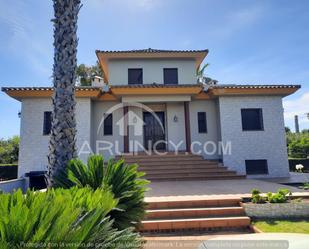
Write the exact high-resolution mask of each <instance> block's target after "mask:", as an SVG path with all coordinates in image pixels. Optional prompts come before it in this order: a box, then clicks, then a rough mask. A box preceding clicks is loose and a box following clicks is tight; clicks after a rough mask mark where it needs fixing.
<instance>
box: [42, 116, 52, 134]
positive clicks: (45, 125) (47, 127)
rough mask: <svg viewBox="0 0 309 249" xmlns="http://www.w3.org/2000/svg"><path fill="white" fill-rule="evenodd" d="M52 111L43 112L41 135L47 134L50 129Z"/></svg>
mask: <svg viewBox="0 0 309 249" xmlns="http://www.w3.org/2000/svg"><path fill="white" fill-rule="evenodd" d="M51 123H52V112H44V122H43V135H49V134H50V131H51Z"/></svg>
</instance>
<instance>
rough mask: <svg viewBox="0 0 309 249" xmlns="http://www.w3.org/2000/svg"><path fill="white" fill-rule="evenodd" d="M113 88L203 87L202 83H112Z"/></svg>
mask: <svg viewBox="0 0 309 249" xmlns="http://www.w3.org/2000/svg"><path fill="white" fill-rule="evenodd" d="M110 87H111V88H185V87H202V85H201V84H179V85H165V84H156V83H152V84H136V85H111V86H110Z"/></svg>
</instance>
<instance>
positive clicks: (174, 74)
mask: <svg viewBox="0 0 309 249" xmlns="http://www.w3.org/2000/svg"><path fill="white" fill-rule="evenodd" d="M163 74H164V84H165V85H177V84H178V69H177V68H164V69H163Z"/></svg>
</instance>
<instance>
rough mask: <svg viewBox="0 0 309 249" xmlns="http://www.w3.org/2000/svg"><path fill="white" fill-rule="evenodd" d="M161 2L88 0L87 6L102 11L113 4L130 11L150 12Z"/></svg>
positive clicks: (155, 0)
mask: <svg viewBox="0 0 309 249" xmlns="http://www.w3.org/2000/svg"><path fill="white" fill-rule="evenodd" d="M160 2H161V1H160V0H88V1H87V5H88V6H90V7H91V8H93V9H102V8H104V5H105V6H107V5H108V4H112V5H116V6H117V7H118V8H122V7H124V6H125V8H127V9H129V10H130V11H139V10H143V11H148V10H152V9H153V8H155V7H156V6H158V4H160ZM88 6H87V7H88Z"/></svg>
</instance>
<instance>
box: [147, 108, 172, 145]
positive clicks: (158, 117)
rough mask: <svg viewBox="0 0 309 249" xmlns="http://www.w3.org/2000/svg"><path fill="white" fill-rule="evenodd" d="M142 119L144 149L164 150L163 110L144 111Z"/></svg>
mask: <svg viewBox="0 0 309 249" xmlns="http://www.w3.org/2000/svg"><path fill="white" fill-rule="evenodd" d="M143 119H144V146H145V149H146V150H153V149H156V150H165V149H166V144H165V122H164V121H165V120H164V112H155V113H150V112H144V114H143ZM160 123H161V124H160Z"/></svg>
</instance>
